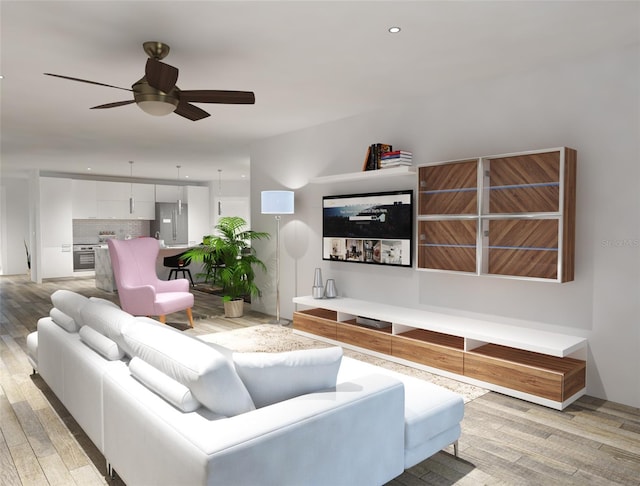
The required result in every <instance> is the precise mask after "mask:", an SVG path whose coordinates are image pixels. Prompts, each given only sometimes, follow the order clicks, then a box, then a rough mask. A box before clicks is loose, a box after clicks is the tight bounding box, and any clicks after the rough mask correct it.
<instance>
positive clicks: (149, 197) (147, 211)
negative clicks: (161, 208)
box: [127, 184, 156, 220]
mask: <svg viewBox="0 0 640 486" xmlns="http://www.w3.org/2000/svg"><path fill="white" fill-rule="evenodd" d="M131 192H132V193H133V198H134V201H135V204H134V205H133V213H131V212H130V211H129V202H128V201H129V196H127V213H128V216H127V219H148V220H153V219H155V217H156V201H155V196H156V192H155V186H154V185H153V184H132V187H131Z"/></svg>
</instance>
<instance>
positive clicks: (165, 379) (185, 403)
mask: <svg viewBox="0 0 640 486" xmlns="http://www.w3.org/2000/svg"><path fill="white" fill-rule="evenodd" d="M129 371H130V372H131V376H133V377H134V378H135V379H137V380H138V381H139V382H140V383H142V384H143V385H144V386H146V387H147V388H149V389H150V390H151V391H153V392H155V393H156V394H157V395H160V396H161V397H162V398H164V399H165V400H166V401H167V402H169V403H170V404H171V405H173V406H174V407H176V408H177V409H178V410H181V411H182V412H193V411H194V410H197V409H198V408H200V402H198V400H196V399H195V397H194V396H193V394H192V393H191V391H190V390H189V389H188V388H187V387H186V386H184V385H183V384H182V383H178V382H177V381H176V380H174V379H173V378H171V377H169V376H167V375H165V374H164V373H163V372H162V371H160V370H158V369H156V368H154V367H153V366H151V365H150V364H149V363H147V362H146V361H143V360H141V359H140V358H137V357H136V358H133V359H132V360H131V362H130V363H129Z"/></svg>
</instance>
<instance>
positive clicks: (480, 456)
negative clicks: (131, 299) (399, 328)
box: [0, 276, 640, 486]
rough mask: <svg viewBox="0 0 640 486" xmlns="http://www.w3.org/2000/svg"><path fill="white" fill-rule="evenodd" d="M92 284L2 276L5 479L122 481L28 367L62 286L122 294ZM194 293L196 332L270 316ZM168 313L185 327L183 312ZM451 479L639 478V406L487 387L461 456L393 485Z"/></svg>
mask: <svg viewBox="0 0 640 486" xmlns="http://www.w3.org/2000/svg"><path fill="white" fill-rule="evenodd" d="M94 284H95V282H94V280H93V279H92V278H87V277H83V278H79V279H56V280H49V281H46V282H45V283H43V284H41V285H37V284H34V283H32V282H30V281H28V280H27V278H26V277H25V276H5V277H0V432H1V433H0V485H2V486H14V485H16V486H17V485H25V486H26V485H65V486H66V485H74V484H75V485H94V484H96V485H97V484H110V485H115V486H120V485H122V484H123V483H122V481H120V480H119V479H118V478H117V477H116V478H115V479H113V480H111V479H109V478H107V477H106V471H105V460H104V457H103V456H102V455H101V454H100V452H99V451H98V450H97V449H96V448H95V446H94V445H93V444H92V443H91V441H90V440H89V439H88V437H87V436H86V435H85V434H84V432H83V431H82V429H80V427H79V426H78V424H77V423H76V422H75V421H74V420H73V418H72V417H71V416H70V415H69V413H68V412H67V410H66V409H65V408H64V407H63V406H62V404H61V403H60V402H59V400H58V399H57V398H56V397H55V395H54V394H53V393H52V392H51V390H50V389H49V387H48V386H47V384H46V383H44V381H43V380H42V379H41V378H40V376H39V375H37V374H36V375H32V374H31V367H30V365H29V364H28V362H27V358H26V336H27V335H28V334H29V333H30V332H32V331H34V330H35V328H36V323H37V321H38V319H39V318H40V317H42V316H46V315H48V313H49V310H50V308H51V302H50V295H51V293H53V292H54V291H55V290H57V289H59V288H66V289H69V290H73V291H76V292H79V293H82V294H83V295H86V296H97V297H102V298H106V299H109V300H113V301H115V302H117V295H116V294H110V293H108V292H103V291H101V290H98V289H96V288H95V285H94ZM194 295H195V297H196V304H195V306H194V320H195V329H194V330H191V331H189V333H190V334H208V333H212V332H219V331H228V330H232V329H237V328H239V327H246V326H251V325H255V324H261V323H264V322H266V321H268V320H269V319H270V318H271V317H270V316H265V315H263V314H259V313H255V312H251V311H248V312H246V313H245V317H243V318H240V319H226V318H224V316H223V311H222V305H221V301H220V298H219V297H217V296H215V295H210V294H205V293H202V292H194ZM167 320H168V322H169V324H170V325H173V326H175V327H178V328H182V329H185V328H186V327H187V317H186V314H184V315H183V314H182V313H177V314H172V315H170V316H167ZM346 452H348V451H346ZM283 467H286V458H283ZM453 484H459V485H481V484H487V485H489V484H491V485H494V484H495V485H498V484H499V485H536V486H538V485H551V484H553V485H558V484H567V485H617V484H624V485H640V409H637V408H633V407H628V406H625V405H621V404H617V403H614V402H608V401H604V400H600V399H596V398H593V397H588V396H587V397H583V398H581V399H580V400H578V401H577V402H576V403H574V404H573V405H571V406H570V407H568V408H567V409H566V410H564V411H562V412H560V411H557V410H552V409H548V408H545V407H542V406H539V405H534V404H531V403H528V402H524V401H521V400H518V399H515V398H511V397H506V396H504V395H500V394H498V393H493V392H491V393H487V394H486V395H484V396H482V397H480V398H478V399H476V400H474V401H472V402H470V403H468V404H467V405H466V408H465V418H464V420H463V422H462V436H461V438H460V457H459V458H458V459H456V458H455V457H454V456H453V454H452V450H451V448H448V449H447V450H445V451H442V452H439V453H438V454H436V455H434V456H433V457H431V458H430V459H428V460H426V461H424V462H422V463H420V464H418V465H417V466H415V467H413V468H411V469H410V470H408V471H405V472H404V474H402V475H401V476H399V477H397V478H395V479H394V480H393V481H391V482H390V483H389V484H388V486H400V485H405V486H425V485H453ZM150 486H151V485H150ZM330 486H334V485H330Z"/></svg>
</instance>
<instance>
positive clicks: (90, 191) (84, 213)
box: [71, 179, 98, 219]
mask: <svg viewBox="0 0 640 486" xmlns="http://www.w3.org/2000/svg"><path fill="white" fill-rule="evenodd" d="M96 185H97V182H96V181H84V180H78V179H74V180H72V181H71V198H72V209H73V219H95V218H97V217H98V198H97V195H96Z"/></svg>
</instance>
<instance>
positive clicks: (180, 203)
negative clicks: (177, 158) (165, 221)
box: [176, 165, 182, 214]
mask: <svg viewBox="0 0 640 486" xmlns="http://www.w3.org/2000/svg"><path fill="white" fill-rule="evenodd" d="M176 167H177V168H178V184H179V185H178V202H177V205H178V214H182V185H180V167H182V166H181V165H176Z"/></svg>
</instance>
